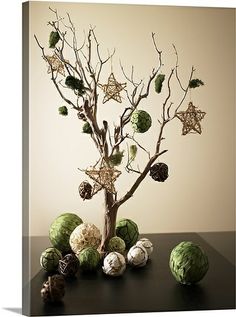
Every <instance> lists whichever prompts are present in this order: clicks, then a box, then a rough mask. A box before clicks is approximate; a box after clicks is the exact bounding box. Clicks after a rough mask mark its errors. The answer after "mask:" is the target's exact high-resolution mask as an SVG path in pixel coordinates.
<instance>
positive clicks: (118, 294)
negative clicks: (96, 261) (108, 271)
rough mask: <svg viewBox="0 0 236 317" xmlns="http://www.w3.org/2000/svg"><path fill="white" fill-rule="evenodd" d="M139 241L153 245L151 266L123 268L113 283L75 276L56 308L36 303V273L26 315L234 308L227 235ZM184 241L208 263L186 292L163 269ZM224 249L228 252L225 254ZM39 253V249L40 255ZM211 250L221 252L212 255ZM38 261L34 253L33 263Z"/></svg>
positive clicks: (40, 275) (39, 284)
mask: <svg viewBox="0 0 236 317" xmlns="http://www.w3.org/2000/svg"><path fill="white" fill-rule="evenodd" d="M143 236H145V237H147V238H149V239H150V240H151V241H152V242H153V244H154V251H153V254H152V255H151V260H149V262H148V264H147V265H146V266H145V267H143V268H136V269H134V268H130V267H127V269H126V271H125V273H124V275H123V276H122V277H117V278H112V277H108V276H106V275H104V274H103V272H102V270H99V271H98V272H97V273H95V274H91V273H90V274H84V273H82V272H78V275H77V277H76V278H75V279H72V280H67V281H66V295H65V297H64V300H63V302H62V303H61V304H57V305H49V304H44V303H43V302H42V300H41V297H40V290H41V287H42V283H43V282H44V281H45V280H46V279H47V274H46V273H45V272H44V271H42V270H40V271H39V272H38V273H37V274H36V275H35V276H34V277H33V279H32V280H31V282H30V284H29V286H30V294H31V300H30V314H31V315H73V314H76V315H79V314H94V313H100V314H101V313H103V314H105V313H127V312H130V313H131V312H158V311H186V310H208V309H217V310H218V309H233V308H235V266H234V264H233V263H232V262H233V259H234V256H233V255H234V233H233V232H228V233H210V235H207V234H204V235H202V236H203V237H204V238H202V237H201V236H200V235H199V234H197V233H171V234H170V233H168V234H146V235H143ZM34 239H35V241H34V243H36V244H37V246H40V245H43V243H45V238H43V237H41V238H40V237H37V238H34ZM186 240H187V241H193V242H194V243H197V244H199V245H200V246H201V247H202V248H203V249H204V250H205V252H206V253H207V255H208V258H209V263H210V267H209V271H208V273H207V275H206V276H205V277H204V279H203V280H202V281H201V282H199V283H198V284H196V285H192V286H184V285H180V284H178V283H177V282H176V281H175V279H174V278H173V276H172V275H171V272H170V269H169V256H170V252H171V250H172V249H173V248H174V247H175V246H176V245H177V244H178V243H180V242H181V241H186ZM208 240H209V241H211V245H210V244H209V243H208V242H206V241H208ZM222 240H223V241H222ZM40 241H41V242H40ZM212 241H213V242H214V241H216V242H217V241H218V244H219V248H218V247H217V243H216V245H215V246H214V247H212ZM224 241H225V242H224ZM227 241H228V242H227ZM36 244H35V245H36ZM224 244H225V248H226V250H227V251H226V254H227V255H228V256H227V258H226V257H225V256H223V255H222V254H221V253H224V252H223V251H224ZM229 244H230V246H232V247H231V248H230V249H229V247H228V246H229ZM213 245H214V243H213ZM32 248H34V245H33V243H32ZM43 248H44V246H43V247H42V250H43ZM217 249H218V250H219V249H220V250H222V252H221V253H220V252H218V251H217ZM39 256H40V253H39V254H38V258H39ZM37 261H38V259H37Z"/></svg>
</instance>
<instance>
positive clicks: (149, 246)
mask: <svg viewBox="0 0 236 317" xmlns="http://www.w3.org/2000/svg"><path fill="white" fill-rule="evenodd" d="M136 245H137V246H139V245H141V246H142V247H144V249H146V251H147V254H148V256H150V255H151V254H152V251H153V244H152V242H151V241H150V240H149V239H147V238H142V239H140V240H138V242H137V243H136Z"/></svg>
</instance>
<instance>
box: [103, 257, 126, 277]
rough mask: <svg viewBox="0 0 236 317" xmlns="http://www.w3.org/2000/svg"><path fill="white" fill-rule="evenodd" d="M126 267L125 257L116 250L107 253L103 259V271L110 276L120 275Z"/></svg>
mask: <svg viewBox="0 0 236 317" xmlns="http://www.w3.org/2000/svg"><path fill="white" fill-rule="evenodd" d="M125 268H126V263H125V258H124V256H123V255H122V254H120V253H118V252H111V253H109V254H108V255H107V256H106V257H105V259H104V261H103V267H102V269H103V272H104V273H105V274H107V275H111V276H120V275H122V274H123V273H124V271H125Z"/></svg>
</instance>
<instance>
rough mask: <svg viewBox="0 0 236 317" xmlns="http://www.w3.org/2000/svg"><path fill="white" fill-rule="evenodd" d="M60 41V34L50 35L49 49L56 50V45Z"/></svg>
mask: <svg viewBox="0 0 236 317" xmlns="http://www.w3.org/2000/svg"><path fill="white" fill-rule="evenodd" d="M59 40H60V35H59V33H58V32H54V31H52V32H51V33H50V35H49V48H55V45H56V44H57V42H58V41H59Z"/></svg>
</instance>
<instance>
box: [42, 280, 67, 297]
mask: <svg viewBox="0 0 236 317" xmlns="http://www.w3.org/2000/svg"><path fill="white" fill-rule="evenodd" d="M64 295H65V281H64V278H63V276H61V275H53V276H49V277H48V280H47V281H45V282H44V283H43V286H42V289H41V297H42V299H43V301H44V302H45V303H57V302H60V301H61V300H62V298H63V297H64Z"/></svg>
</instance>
